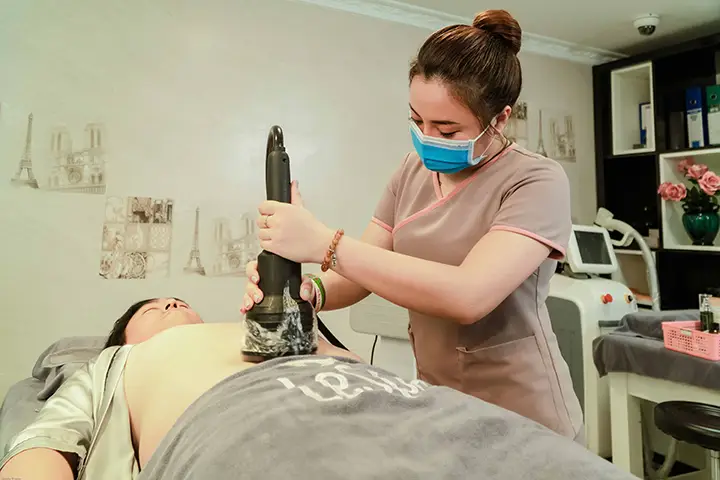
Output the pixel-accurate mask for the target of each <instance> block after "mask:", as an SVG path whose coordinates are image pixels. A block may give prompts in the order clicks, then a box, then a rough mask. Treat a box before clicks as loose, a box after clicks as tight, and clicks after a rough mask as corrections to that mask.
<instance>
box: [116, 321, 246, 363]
mask: <svg viewBox="0 0 720 480" xmlns="http://www.w3.org/2000/svg"><path fill="white" fill-rule="evenodd" d="M244 337H245V329H244V328H243V325H242V324H241V323H239V322H238V323H202V324H195V325H180V326H177V327H173V328H169V329H167V330H165V331H162V332H160V333H158V334H157V335H155V336H154V337H152V338H151V339H149V340H147V341H145V342H143V343H140V344H138V345H136V346H135V347H134V348H133V350H132V351H131V353H130V357H129V358H128V363H130V362H134V361H138V363H141V364H143V365H146V362H152V361H154V360H167V359H170V358H173V359H178V358H185V359H188V360H192V358H193V357H197V356H200V355H203V354H204V353H206V352H207V351H208V350H212V351H213V356H214V357H216V358H217V356H226V355H231V356H233V357H235V356H237V355H238V354H240V352H241V347H242V344H243V339H244ZM133 359H136V360H133ZM139 359H142V361H139Z"/></svg>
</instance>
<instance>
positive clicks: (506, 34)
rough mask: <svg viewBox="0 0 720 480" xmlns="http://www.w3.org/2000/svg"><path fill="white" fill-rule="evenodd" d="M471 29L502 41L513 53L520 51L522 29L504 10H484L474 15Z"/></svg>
mask: <svg viewBox="0 0 720 480" xmlns="http://www.w3.org/2000/svg"><path fill="white" fill-rule="evenodd" d="M473 27H475V28H479V29H480V30H484V31H486V32H488V33H490V34H491V35H494V36H495V37H497V38H500V39H502V40H503V41H504V42H505V44H506V45H507V46H508V47H510V48H511V49H512V51H513V53H515V54H517V53H518V52H519V51H520V45H521V44H522V29H521V28H520V24H519V23H518V22H517V20H515V18H513V16H512V15H510V14H509V13H508V12H507V11H505V10H485V11H484V12H480V13H478V14H477V15H475V20H473Z"/></svg>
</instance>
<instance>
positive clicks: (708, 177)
mask: <svg viewBox="0 0 720 480" xmlns="http://www.w3.org/2000/svg"><path fill="white" fill-rule="evenodd" d="M698 185H700V188H701V189H702V191H703V192H705V193H707V194H708V195H710V196H713V195H715V193H717V191H718V190H720V176H718V175H717V174H716V173H715V172H710V171H708V172H705V173H704V174H703V176H702V177H700V178H699V179H698Z"/></svg>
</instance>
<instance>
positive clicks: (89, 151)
mask: <svg viewBox="0 0 720 480" xmlns="http://www.w3.org/2000/svg"><path fill="white" fill-rule="evenodd" d="M73 133H79V132H73ZM78 137H80V138H81V140H80V141H78ZM73 140H75V141H74V142H73ZM105 141H106V134H105V129H104V127H103V125H102V124H100V123H88V124H86V125H85V128H84V130H83V131H82V135H77V136H75V137H73V135H72V134H71V132H70V130H69V129H68V128H67V127H55V128H54V129H53V131H52V133H51V135H50V145H51V148H50V155H49V157H50V158H49V162H50V168H51V170H50V177H49V178H48V182H47V187H46V189H47V190H53V191H57V192H73V193H95V194H101V195H104V194H105V182H106V179H107V175H106V171H105V165H106V162H107V159H106V151H105Z"/></svg>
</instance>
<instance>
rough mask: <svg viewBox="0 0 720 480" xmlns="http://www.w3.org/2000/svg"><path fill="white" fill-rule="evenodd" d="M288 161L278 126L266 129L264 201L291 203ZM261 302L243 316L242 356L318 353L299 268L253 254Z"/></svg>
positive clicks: (269, 255)
mask: <svg viewBox="0 0 720 480" xmlns="http://www.w3.org/2000/svg"><path fill="white" fill-rule="evenodd" d="M290 182H291V177H290V157H289V156H288V154H287V152H286V151H285V139H284V136H283V131H282V129H281V128H280V127H279V126H277V125H276V126H273V127H272V128H271V129H270V133H269V134H268V139H267V148H266V151H265V189H266V193H267V199H268V200H274V201H276V202H283V203H290V201H291V197H290ZM258 273H259V275H260V283H259V285H258V286H259V287H260V290H262V292H263V300H262V301H261V302H260V303H258V304H256V305H255V306H254V307H253V308H252V309H251V310H250V311H249V312H247V314H246V315H245V327H246V333H245V340H244V345H243V353H244V354H245V355H247V356H251V357H260V358H263V359H270V358H275V357H283V356H289V355H307V354H311V353H313V352H315V350H317V316H316V314H315V310H314V309H313V307H312V305H310V303H309V302H307V301H305V300H303V299H302V298H301V297H300V285H301V283H302V268H301V265H300V264H299V263H296V262H292V261H290V260H288V259H286V258H282V257H279V256H277V255H275V254H274V253H270V252H266V251H263V252H261V253H260V255H258Z"/></svg>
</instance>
